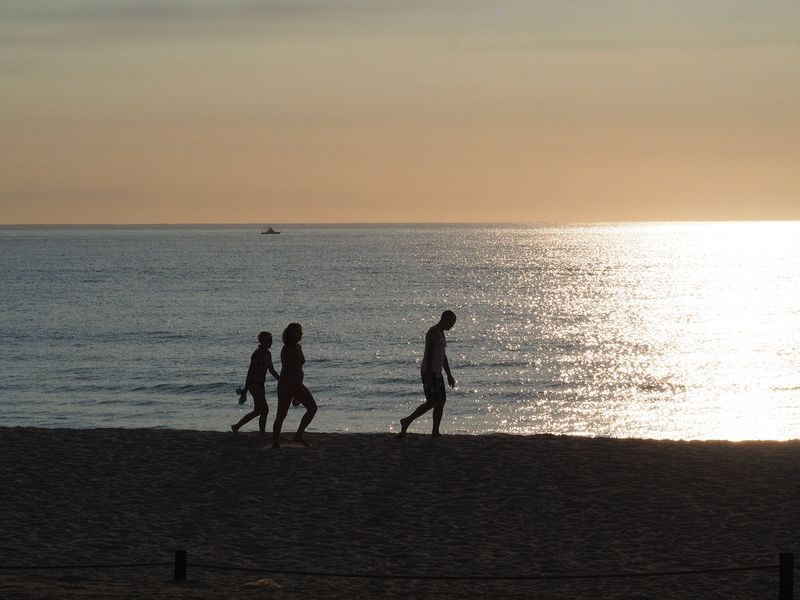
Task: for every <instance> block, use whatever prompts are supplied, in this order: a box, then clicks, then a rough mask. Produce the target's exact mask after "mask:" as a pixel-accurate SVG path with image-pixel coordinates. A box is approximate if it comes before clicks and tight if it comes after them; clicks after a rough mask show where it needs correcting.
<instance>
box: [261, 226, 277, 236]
mask: <svg viewBox="0 0 800 600" xmlns="http://www.w3.org/2000/svg"><path fill="white" fill-rule="evenodd" d="M269 233H280V231H275V230H274V229H273V228H272V227H270V228H269V229H267V230H266V231H262V232H261V235H266V234H269Z"/></svg>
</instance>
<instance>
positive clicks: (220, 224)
mask: <svg viewBox="0 0 800 600" xmlns="http://www.w3.org/2000/svg"><path fill="white" fill-rule="evenodd" d="M647 223H682V224H692V223H698V224H702V223H800V219H657V220H653V219H618V220H601V221H597V220H594V221H307V222H303V221H295V222H286V223H272V224H265V223H234V222H188V223H0V229H69V228H79V229H92V228H96V229H125V228H136V229H144V228H158V229H164V228H187V229H189V228H202V227H226V228H244V227H254V228H259V229H261V228H264V227H268V226H273V227H289V228H293V227H396V226H465V225H486V226H513V225H610V224H647Z"/></svg>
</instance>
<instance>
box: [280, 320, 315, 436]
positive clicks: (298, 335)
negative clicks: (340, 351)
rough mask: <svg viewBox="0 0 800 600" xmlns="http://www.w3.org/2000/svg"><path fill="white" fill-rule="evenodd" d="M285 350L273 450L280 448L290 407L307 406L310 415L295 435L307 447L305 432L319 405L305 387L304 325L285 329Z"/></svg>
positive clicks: (282, 349) (307, 415)
mask: <svg viewBox="0 0 800 600" xmlns="http://www.w3.org/2000/svg"><path fill="white" fill-rule="evenodd" d="M282 339H283V348H281V374H280V377H279V378H278V411H277V413H276V414H275V422H274V423H273V424H272V447H273V448H280V447H281V443H280V439H281V427H282V426H283V420H284V419H285V418H286V414H287V413H288V412H289V405H290V404H294V405H295V406H298V405H299V404H302V405H303V406H305V407H306V413H305V414H304V415H303V418H302V419H301V420H300V427H298V428H297V433H295V434H294V441H295V442H300V443H301V444H303V445H304V446H308V445H309V444H308V443H307V442H306V441H305V440H304V439H303V432H304V431H305V430H306V427H308V424H309V423H311V419H313V418H314V415H315V414H316V413H317V403H316V402H315V401H314V397H313V396H312V395H311V392H309V391H308V388H307V387H306V386H305V385H303V365H304V364H305V362H306V358H305V356H303V348H302V347H301V346H300V340H301V339H303V328H302V326H301V325H300V323H289V325H288V326H287V327H286V329H284V330H283V336H282Z"/></svg>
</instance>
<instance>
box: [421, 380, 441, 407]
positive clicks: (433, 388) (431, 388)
mask: <svg viewBox="0 0 800 600" xmlns="http://www.w3.org/2000/svg"><path fill="white" fill-rule="evenodd" d="M426 375H428V374H427V373H426ZM429 377H430V378H429V379H428V382H429V383H430V385H428V384H426V383H425V380H426V378H425V377H423V378H422V389H424V390H425V400H427V401H428V402H431V403H433V404H438V403H439V402H444V401H445V398H446V397H447V392H445V387H444V377H443V376H442V374H441V373H432V374H430V375H429Z"/></svg>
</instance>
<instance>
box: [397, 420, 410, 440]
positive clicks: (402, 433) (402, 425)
mask: <svg viewBox="0 0 800 600" xmlns="http://www.w3.org/2000/svg"><path fill="white" fill-rule="evenodd" d="M409 425H411V422H410V421H409V420H408V419H400V433H398V434H397V437H405V435H406V431H407V430H408V426H409Z"/></svg>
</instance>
